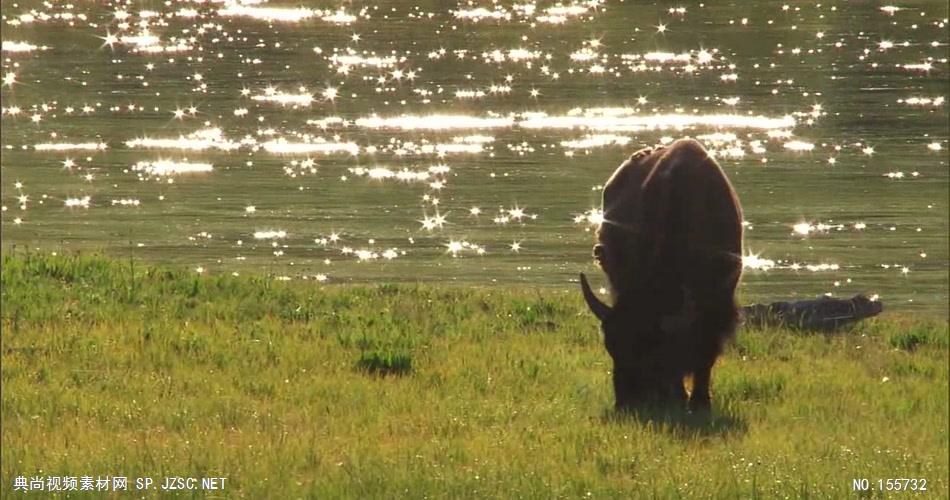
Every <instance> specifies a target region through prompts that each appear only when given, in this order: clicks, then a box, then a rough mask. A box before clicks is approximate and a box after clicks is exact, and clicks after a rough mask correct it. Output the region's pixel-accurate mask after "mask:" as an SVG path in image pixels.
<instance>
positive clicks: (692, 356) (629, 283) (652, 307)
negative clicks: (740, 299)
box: [580, 139, 742, 409]
mask: <svg viewBox="0 0 950 500" xmlns="http://www.w3.org/2000/svg"><path fill="white" fill-rule="evenodd" d="M603 211H604V221H603V223H602V224H601V227H600V229H599V230H598V231H597V240H598V243H597V244H596V245H595V246H594V257H595V258H596V260H597V262H598V263H599V264H600V266H601V268H602V269H603V270H604V272H605V273H606V275H607V278H608V280H609V282H610V287H611V295H612V297H613V302H614V305H613V307H610V306H608V305H606V304H604V303H603V302H601V301H600V299H598V298H597V296H596V295H594V293H593V291H591V289H590V285H589V284H588V282H587V278H586V277H585V276H584V274H583V273H582V274H581V276H580V279H581V289H582V291H583V294H584V299H585V300H586V301H587V305H588V306H589V307H590V309H591V311H592V312H593V313H594V315H596V316H597V318H598V319H600V321H601V327H602V329H603V333H604V342H605V344H606V347H607V352H608V353H610V357H611V358H613V362H614V369H613V383H614V394H615V396H616V405H617V407H618V408H619V409H630V408H633V407H636V406H637V405H638V404H640V403H645V402H664V401H665V402H669V401H671V400H674V401H681V402H682V401H685V400H686V399H687V394H686V391H685V388H684V378H685V377H687V376H689V375H692V380H693V384H692V393H691V395H690V396H689V404H690V406H691V407H692V408H694V409H703V408H708V407H709V379H710V372H711V370H712V367H713V364H714V363H715V362H716V358H717V357H718V356H719V354H720V352H721V351H722V347H723V343H724V342H725V340H726V339H728V338H729V337H730V336H731V335H732V333H733V332H734V331H735V328H736V324H737V322H738V317H739V315H738V306H737V304H736V301H735V289H736V285H737V284H738V282H739V275H740V274H741V272H742V211H741V208H740V207H739V201H738V199H737V198H736V194H735V191H733V189H732V186H731V185H730V184H729V180H728V179H726V175H725V174H724V173H723V171H722V169H721V168H719V165H718V164H717V163H716V161H715V160H713V159H712V158H710V157H709V155H708V154H707V153H706V150H705V149H703V147H702V146H701V145H700V144H699V143H698V142H696V141H694V140H689V139H685V140H678V141H676V142H674V143H672V144H670V145H669V146H667V147H660V148H657V149H643V150H640V151H638V152H636V153H634V154H633V156H631V157H630V159H629V160H627V161H626V162H624V163H623V164H622V165H620V167H619V168H618V169H617V170H616V171H615V172H614V174H613V175H612V176H611V177H610V180H608V181H607V185H606V186H605V187H604V197H603Z"/></svg>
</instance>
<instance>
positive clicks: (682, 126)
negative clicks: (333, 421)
mask: <svg viewBox="0 0 950 500" xmlns="http://www.w3.org/2000/svg"><path fill="white" fill-rule="evenodd" d="M0 11H2V20H0V22H2V39H3V51H2V66H3V67H2V87H0V98H2V111H3V114H2V140H0V144H2V157H0V173H2V182H0V189H2V193H0V195H2V215H0V220H2V238H3V249H4V251H6V252H9V251H25V249H29V251H43V252H69V251H75V250H84V251H88V250H102V251H105V252H106V253H108V254H111V255H117V256H123V257H128V256H129V255H132V256H133V257H134V258H137V259H142V260H146V261H155V262H164V263H173V264H176V265H181V266H186V267H187V268H188V269H191V270H193V271H194V272H196V273H206V274H218V273H229V274H230V273H238V274H246V273H261V272H263V273H267V274H270V275H272V276H274V277H276V278H278V279H291V280H312V281H313V282H314V285H315V286H318V284H321V283H327V284H330V283H365V282H394V281H397V282H416V281H421V282H427V283H459V284H464V285H473V286H489V287H491V286H509V287H510V286H519V287H526V286H527V287H538V286H543V287H548V286H556V287H561V288H570V289H571V291H572V292H573V291H574V287H576V286H577V285H576V277H577V273H578V272H579V271H586V272H588V274H590V275H592V276H593V277H596V280H597V282H599V283H601V284H603V283H605V280H604V279H603V277H602V275H601V273H599V272H598V271H597V269H596V268H595V267H594V266H593V264H592V260H591V257H590V250H591V245H592V244H593V230H594V229H595V228H596V225H597V224H598V223H599V222H600V212H599V202H600V200H599V199H600V189H601V187H602V184H603V183H604V182H605V181H606V179H607V178H608V177H609V175H610V174H611V173H612V172H613V170H614V168H616V167H617V166H618V165H619V164H620V163H621V162H622V161H623V159H624V158H625V157H626V156H627V155H629V154H631V153H632V152H633V151H635V150H637V149H639V148H640V147H643V146H648V145H655V144H661V143H666V142H669V141H671V140H673V139H676V138H679V137H684V136H689V137H695V138H697V139H698V140H700V141H701V142H702V143H703V144H704V145H705V146H706V147H707V149H709V150H710V151H711V152H712V154H713V155H714V156H715V158H716V159H717V160H718V161H719V163H720V164H721V165H722V166H723V168H724V170H725V171H726V173H727V175H729V177H730V179H731V180H732V182H733V184H734V186H735V188H736V190H737V192H738V194H739V196H740V199H741V201H742V205H743V208H744V211H745V226H746V239H745V252H746V257H745V267H746V271H745V274H744V277H743V283H742V286H741V293H742V295H743V301H744V302H753V301H774V300H787V299H795V298H810V297H814V296H817V295H820V294H825V293H829V294H833V295H834V296H838V297H847V296H850V295H853V294H855V293H865V294H867V295H869V296H874V295H876V296H877V297H878V298H880V299H881V300H883V301H884V302H885V305H886V307H887V308H889V309H891V310H899V311H920V312H926V313H931V314H938V315H946V314H947V301H948V296H947V295H948V293H947V290H948V283H947V280H948V212H947V210H948V207H947V204H948V157H947V148H948V147H950V144H948V126H950V118H948V112H947V103H946V98H947V93H948V65H947V58H948V44H947V40H948V33H950V32H948V21H947V16H948V5H947V3H946V2H945V1H908V2H901V3H896V4H894V5H886V4H882V3H877V2H786V3H783V2H772V1H757V2H708V3H696V2H683V3H680V4H667V3H661V4H650V3H645V2H611V1H586V2H534V3H529V2H518V3H501V2H499V3H491V2H470V3H455V2H421V3H420V2H416V3H409V2H366V3H361V2H342V3H334V2H296V3H292V2H278V1H274V2H264V1H227V2H225V1H166V2H160V1H143V2H132V1H129V2H89V1H76V2H72V3H66V2H33V1H29V2H14V1H11V2H7V1H4V2H3V4H2V7H0ZM14 248H15V250H14Z"/></svg>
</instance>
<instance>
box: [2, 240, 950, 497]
mask: <svg viewBox="0 0 950 500" xmlns="http://www.w3.org/2000/svg"><path fill="white" fill-rule="evenodd" d="M2 287H3V292H2V311H3V312H2V317H3V334H2V356H3V357H2V382H3V385H2V399H3V402H2V417H3V418H2V433H3V435H2V438H3V443H2V444H3V446H2V455H0V457H2V492H0V496H3V497H16V498H19V497H28V496H30V495H27V494H23V493H19V492H18V493H14V491H13V485H14V478H15V477H17V476H25V477H27V478H29V477H32V476H52V475H57V476H93V477H95V476H99V475H103V476H104V475H109V476H127V477H129V478H130V482H131V481H133V478H137V477H151V478H153V479H154V480H155V481H156V482H157V483H161V482H162V481H163V478H164V477H165V476H183V477H198V478H200V477H208V476H217V477H227V478H228V479H227V480H226V482H225V485H226V487H225V489H224V490H223V491H216V492H207V491H192V492H188V493H186V494H185V496H194V497H197V498H208V497H209V496H216V497H221V496H226V497H244V498H400V497H408V498H426V497H430V498H432V497H434V498H486V497H487V498H555V497H565V498H586V497H594V498H654V497H655V498H709V497H712V498H778V497H789V498H799V497H812V498H843V497H853V496H870V497H891V496H897V495H908V493H900V494H896V493H893V492H891V493H886V492H880V491H877V492H867V493H864V494H861V495H859V494H858V493H857V492H853V491H852V481H853V480H854V479H859V478H866V479H868V480H870V483H871V486H872V487H873V488H876V486H877V480H878V479H888V478H915V479H925V480H926V488H927V493H926V496H927V497H933V498H946V496H947V494H948V377H947V375H948V328H947V321H946V319H945V318H939V317H938V318H932V319H921V318H910V317H901V316H899V315H894V314H891V313H889V312H888V311H885V313H884V314H883V315H882V316H881V317H880V319H878V320H872V321H866V322H863V323H861V324H860V325H858V326H857V327H856V328H855V329H853V330H852V331H847V332H842V333H838V334H834V335H822V334H804V333H795V332H790V331H783V330H767V331H761V330H740V332H739V334H738V336H737V338H736V340H735V342H734V343H733V344H732V345H731V346H730V348H729V349H728V350H727V352H726V354H725V356H723V357H722V358H721V359H720V361H719V363H718V364H717V367H716V369H715V371H714V374H713V376H714V380H713V398H714V401H713V405H714V412H713V416H712V418H711V419H710V420H708V421H704V420H701V419H698V418H696V417H691V416H680V417H676V416H660V415H654V416H652V417H651V416H648V415H640V416H622V415H617V414H615V413H614V412H613V411H612V408H611V407H612V397H613V395H612V392H611V385H610V376H609V369H610V360H609V358H608V356H607V353H606V352H605V350H604V348H603V346H602V344H601V340H600V338H599V331H598V328H597V325H596V322H595V319H594V318H593V317H592V315H591V314H590V313H589V312H588V311H587V310H586V308H585V306H584V305H583V301H582V299H581V298H580V294H579V293H578V292H577V290H573V289H571V290H562V291H550V290H544V291H539V290H532V289H520V290H513V289H510V288H509V289H501V288H485V289H478V288H475V289H473V288H461V287H449V286H436V285H418V286H390V285H381V286H376V287H362V286H361V287H349V286H323V285H318V284H316V283H313V282H279V281H275V280H272V279H269V278H264V277H245V276H239V277H234V276H230V275H211V276H208V275H202V276H199V275H196V274H195V273H194V272H190V271H186V270H176V269H166V268H157V267H149V266H146V265H144V264H142V263H140V262H137V263H133V262H129V261H121V260H114V259H108V258H104V257H99V256H91V255H79V256H66V257H63V256H59V257H53V256H48V255H47V256H40V255H27V254H18V255H16V256H12V257H11V256H7V257H5V258H4V259H3V266H2ZM130 488H131V484H130ZM151 493H152V494H153V495H162V494H168V493H163V492H162V491H161V490H159V489H156V490H153V491H152V492H151ZM128 494H129V495H131V493H128ZM47 495H48V493H43V494H34V495H33V496H36V497H45V496H47ZM87 495H88V496H91V495H92V494H91V493H89V494H86V493H82V492H78V493H74V496H78V497H81V498H84V497H87ZM123 496H124V495H119V497H123Z"/></svg>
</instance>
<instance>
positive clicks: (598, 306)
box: [581, 273, 610, 321]
mask: <svg viewBox="0 0 950 500" xmlns="http://www.w3.org/2000/svg"><path fill="white" fill-rule="evenodd" d="M581 291H582V292H583V293H584V300H585V301H587V307H589V308H590V312H592V313H594V316H597V319H599V320H600V321H604V320H606V319H607V314H609V313H610V306H608V305H607V304H604V303H603V302H601V301H600V299H598V298H597V296H596V295H594V291H593V290H591V289H590V283H588V282H587V276H584V273H581Z"/></svg>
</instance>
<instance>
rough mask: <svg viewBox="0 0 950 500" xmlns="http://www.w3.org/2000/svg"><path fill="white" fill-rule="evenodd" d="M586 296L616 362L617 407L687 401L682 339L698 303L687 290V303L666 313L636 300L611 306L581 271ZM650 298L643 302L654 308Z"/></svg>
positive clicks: (611, 356)
mask: <svg viewBox="0 0 950 500" xmlns="http://www.w3.org/2000/svg"><path fill="white" fill-rule="evenodd" d="M580 283H581V291H582V292H583V294H584V300H585V301H586V302H587V306H588V307H590V310H591V312H593V313H594V316H596V317H597V319H599V320H600V325H601V330H602V331H603V334H604V346H605V347H606V348H607V353H608V354H610V358H611V359H612V360H613V371H612V376H613V385H614V395H615V397H616V407H617V409H621V410H623V409H632V408H634V407H636V406H638V405H641V404H643V403H651V402H652V403H656V402H669V401H679V402H683V401H685V400H686V392H685V390H684V388H683V375H684V373H683V370H682V367H681V366H680V362H679V360H678V358H679V356H678V354H677V352H678V350H679V347H678V344H679V339H680V338H681V337H683V336H684V335H685V334H686V332H687V331H688V329H689V328H691V327H692V323H693V319H694V304H693V303H692V300H691V298H690V297H689V294H688V293H687V292H686V291H684V293H683V298H682V301H681V303H682V307H681V309H680V310H679V311H677V312H676V313H674V314H668V315H662V314H657V313H656V312H655V311H647V310H644V308H641V307H637V306H636V305H635V304H631V307H627V306H626V305H624V306H615V307H610V306H608V305H607V304H605V303H603V302H602V301H601V300H600V299H599V298H597V296H596V295H595V294H594V292H593V290H591V288H590V284H589V283H588V282H587V277H586V276H585V275H584V274H583V273H581V275H580ZM649 302H651V301H644V303H643V305H644V306H645V307H646V308H649V307H650V306H649Z"/></svg>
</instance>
